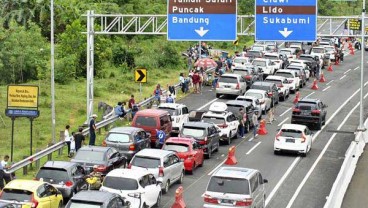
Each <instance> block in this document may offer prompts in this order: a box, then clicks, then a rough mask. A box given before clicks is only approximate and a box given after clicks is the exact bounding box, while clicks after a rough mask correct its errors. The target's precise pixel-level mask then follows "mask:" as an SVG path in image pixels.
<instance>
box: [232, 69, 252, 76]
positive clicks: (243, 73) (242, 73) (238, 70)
mask: <svg viewBox="0 0 368 208" xmlns="http://www.w3.org/2000/svg"><path fill="white" fill-rule="evenodd" d="M233 71H234V74H240V75H249V71H248V70H246V69H234V70H233Z"/></svg>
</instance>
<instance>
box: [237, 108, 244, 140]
mask: <svg viewBox="0 0 368 208" xmlns="http://www.w3.org/2000/svg"><path fill="white" fill-rule="evenodd" d="M238 120H239V128H238V129H239V130H238V131H239V136H240V138H243V137H244V131H245V123H244V108H242V107H241V108H239V117H238Z"/></svg>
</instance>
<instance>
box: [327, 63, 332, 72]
mask: <svg viewBox="0 0 368 208" xmlns="http://www.w3.org/2000/svg"><path fill="white" fill-rule="evenodd" d="M327 71H329V72H332V71H333V69H332V65H331V64H330V66H329V67H328V69H327Z"/></svg>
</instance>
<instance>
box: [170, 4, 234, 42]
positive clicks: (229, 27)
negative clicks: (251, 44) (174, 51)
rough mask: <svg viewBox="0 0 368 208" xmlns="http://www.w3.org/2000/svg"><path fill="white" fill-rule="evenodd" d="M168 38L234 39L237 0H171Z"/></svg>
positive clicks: (193, 39)
mask: <svg viewBox="0 0 368 208" xmlns="http://www.w3.org/2000/svg"><path fill="white" fill-rule="evenodd" d="M167 5H168V8H167V39H168V40H176V41H204V40H207V41H233V40H235V39H236V32H237V27H236V26H237V23H236V22H237V0H168V3H167Z"/></svg>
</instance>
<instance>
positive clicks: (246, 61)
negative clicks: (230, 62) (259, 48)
mask: <svg viewBox="0 0 368 208" xmlns="http://www.w3.org/2000/svg"><path fill="white" fill-rule="evenodd" d="M234 63H237V64H241V63H244V64H245V63H248V60H247V59H240V58H236V59H234Z"/></svg>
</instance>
